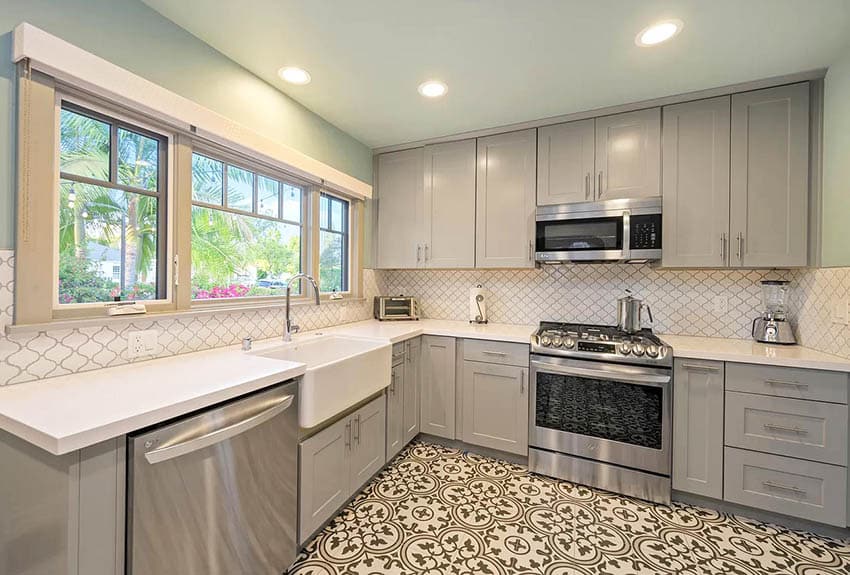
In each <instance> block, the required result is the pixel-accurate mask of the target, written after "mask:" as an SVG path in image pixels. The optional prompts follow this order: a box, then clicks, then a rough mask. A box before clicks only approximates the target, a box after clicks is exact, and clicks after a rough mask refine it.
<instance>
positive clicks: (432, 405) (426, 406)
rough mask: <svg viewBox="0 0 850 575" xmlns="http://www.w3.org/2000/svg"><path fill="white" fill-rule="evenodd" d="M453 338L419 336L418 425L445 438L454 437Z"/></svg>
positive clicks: (426, 431)
mask: <svg viewBox="0 0 850 575" xmlns="http://www.w3.org/2000/svg"><path fill="white" fill-rule="evenodd" d="M455 357H456V350H455V338H453V337H445V336H437V335H423V336H422V372H421V373H422V382H421V395H420V398H421V401H420V406H419V415H420V417H419V428H420V431H422V433H428V434H431V435H436V436H437V437H443V438H445V439H456V437H455Z"/></svg>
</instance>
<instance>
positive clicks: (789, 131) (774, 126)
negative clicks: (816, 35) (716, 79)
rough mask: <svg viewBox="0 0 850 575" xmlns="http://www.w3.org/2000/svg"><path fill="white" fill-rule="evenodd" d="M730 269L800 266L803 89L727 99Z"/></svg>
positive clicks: (805, 170) (803, 251)
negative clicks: (729, 117) (729, 107)
mask: <svg viewBox="0 0 850 575" xmlns="http://www.w3.org/2000/svg"><path fill="white" fill-rule="evenodd" d="M731 182H732V194H731V197H732V210H731V233H732V238H731V239H732V243H733V258H732V265H737V266H743V267H785V266H805V265H806V262H807V250H808V248H807V246H808V238H807V233H808V231H807V227H808V190H809V84H808V82H804V83H802V84H791V85H789V86H780V87H779V88H770V89H767V90H757V91H755V92H745V93H743V94H735V95H733V96H732V174H731Z"/></svg>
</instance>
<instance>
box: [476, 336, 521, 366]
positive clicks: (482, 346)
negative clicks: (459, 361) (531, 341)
mask: <svg viewBox="0 0 850 575" xmlns="http://www.w3.org/2000/svg"><path fill="white" fill-rule="evenodd" d="M463 359H465V360H467V361H483V362H485V363H499V364H502V365H513V366H516V367H528V345H526V344H524V343H507V342H504V341H489V340H484V339H464V340H463Z"/></svg>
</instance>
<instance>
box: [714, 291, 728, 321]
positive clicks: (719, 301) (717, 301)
mask: <svg viewBox="0 0 850 575" xmlns="http://www.w3.org/2000/svg"><path fill="white" fill-rule="evenodd" d="M727 313H729V298H728V297H726V296H725V295H716V296H714V315H715V316H724V315H726V314H727Z"/></svg>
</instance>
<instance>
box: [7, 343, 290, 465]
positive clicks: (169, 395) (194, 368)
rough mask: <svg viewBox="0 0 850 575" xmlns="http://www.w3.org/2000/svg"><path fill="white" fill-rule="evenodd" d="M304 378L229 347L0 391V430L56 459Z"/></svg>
mask: <svg viewBox="0 0 850 575" xmlns="http://www.w3.org/2000/svg"><path fill="white" fill-rule="evenodd" d="M305 370H306V367H305V365H304V364H301V363H295V362H291V361H284V360H279V359H269V358H265V357H260V356H257V355H251V354H246V353H244V352H242V351H241V349H239V348H233V347H229V348H219V349H214V350H209V351H202V352H197V353H190V354H186V355H178V356H174V357H169V358H164V359H155V360H150V361H144V362H138V363H133V364H129V365H122V366H119V367H111V368H107V369H101V370H97V371H88V372H83V373H75V374H72V375H65V376H62V377H56V378H52V379H45V380H42V381H37V382H33V383H23V384H19V385H10V386H6V387H2V388H0V428H2V429H4V430H6V431H8V432H9V433H12V434H13V435H17V436H18V437H20V438H22V439H25V440H26V441H28V442H30V443H32V444H34V445H37V446H38V447H41V448H42V449H45V450H46V451H49V452H50V453H52V454H54V455H62V454H64V453H68V452H71V451H74V450H77V449H82V448H83V447H88V446H90V445H94V444H96V443H99V442H101V441H105V440H107V439H110V438H113V437H118V436H120V435H124V434H126V433H129V432H131V431H134V430H137V429H141V428H143V427H147V426H149V425H153V424H155V423H160V422H162V421H166V420H168V419H171V418H173V417H178V416H180V415H184V414H187V413H191V412H193V411H195V410H198V409H202V408H204V407H208V406H210V405H214V404H216V403H220V402H222V401H227V400H229V399H233V398H235V397H239V396H241V395H245V394H247V393H251V392H252V391H256V390H258V389H262V388H264V387H268V386H269V385H274V384H276V383H279V382H282V381H285V380H287V379H291V378H293V377H298V376H301V375H303V374H304V372H305Z"/></svg>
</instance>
